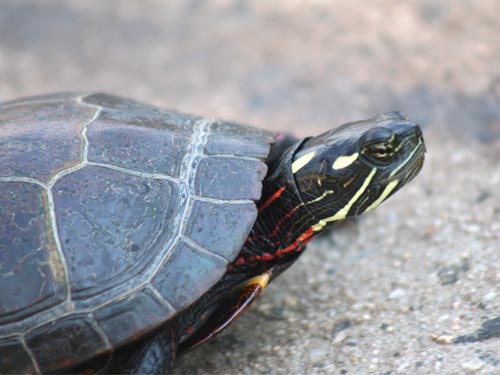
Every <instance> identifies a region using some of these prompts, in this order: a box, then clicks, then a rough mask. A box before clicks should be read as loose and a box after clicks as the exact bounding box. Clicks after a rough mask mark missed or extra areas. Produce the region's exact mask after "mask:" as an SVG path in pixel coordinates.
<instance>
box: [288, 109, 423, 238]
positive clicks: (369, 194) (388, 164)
mask: <svg viewBox="0 0 500 375" xmlns="http://www.w3.org/2000/svg"><path fill="white" fill-rule="evenodd" d="M424 153H425V145H424V140H423V137H422V131H421V130H420V127H419V126H418V125H417V124H415V123H413V122H411V121H410V120H409V119H408V118H407V117H406V116H405V115H403V114H402V113H400V112H390V113H386V114H382V115H378V116H376V117H373V118H371V119H368V120H364V121H358V122H352V123H348V124H344V125H342V126H340V127H338V128H336V129H333V130H330V131H328V132H326V133H323V134H321V135H319V136H317V137H314V138H310V139H308V140H306V141H305V142H304V143H303V144H302V146H301V147H300V149H299V150H298V152H296V154H295V155H294V157H293V162H292V173H293V176H294V179H295V183H296V186H297V189H298V191H299V194H300V196H301V199H302V201H303V202H304V203H305V204H306V206H307V208H308V210H309V212H310V213H311V214H312V215H313V216H314V217H315V219H316V220H317V224H315V225H314V226H313V229H314V230H315V231H319V230H321V229H322V228H323V227H325V226H326V225H327V224H328V223H333V222H336V221H339V220H342V219H345V218H347V217H352V216H356V215H360V214H362V213H364V212H367V211H370V210H372V209H373V208H375V207H376V206H378V205H379V204H380V203H382V202H383V201H384V200H385V199H387V198H388V197H389V196H391V195H392V194H394V193H395V192H396V191H397V190H399V189H400V188H401V187H402V186H404V185H405V184H406V183H407V182H408V181H410V180H411V179H412V178H413V177H415V175H417V173H418V172H419V171H420V169H421V168H422V165H423V161H424Z"/></svg>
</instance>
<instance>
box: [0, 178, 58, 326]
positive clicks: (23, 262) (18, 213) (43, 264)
mask: <svg viewBox="0 0 500 375" xmlns="http://www.w3.org/2000/svg"><path fill="white" fill-rule="evenodd" d="M0 202H1V205H0V281H1V283H0V285H1V293H0V296H1V298H0V334H1V324H4V323H7V322H11V321H15V320H17V319H20V318H21V317H24V316H28V315H33V314H35V313H37V312H39V311H42V310H45V309H47V308H49V307H51V306H54V305H56V304H57V303H59V302H61V301H63V300H64V299H65V298H66V290H67V285H66V284H65V283H66V281H65V278H64V270H63V269H62V264H61V259H60V257H59V254H58V250H57V247H56V245H55V242H54V238H53V232H52V227H51V219H50V214H49V212H48V207H47V203H46V192H45V190H44V189H43V188H42V187H41V186H40V185H37V184H31V183H25V182H7V181H3V182H0ZM29 250H31V251H29Z"/></svg>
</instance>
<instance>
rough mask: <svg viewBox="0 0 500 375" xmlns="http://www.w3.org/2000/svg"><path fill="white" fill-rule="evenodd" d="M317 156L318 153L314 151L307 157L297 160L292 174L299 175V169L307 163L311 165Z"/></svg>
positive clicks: (293, 164) (293, 165)
mask: <svg viewBox="0 0 500 375" xmlns="http://www.w3.org/2000/svg"><path fill="white" fill-rule="evenodd" d="M315 154H316V151H312V152H309V153H307V154H305V155H302V156H301V157H300V158H298V159H297V160H295V161H294V162H293V163H292V173H297V172H298V171H299V169H301V168H302V167H304V166H305V165H306V164H307V163H309V162H310V161H311V160H312V158H313V157H314V155H315Z"/></svg>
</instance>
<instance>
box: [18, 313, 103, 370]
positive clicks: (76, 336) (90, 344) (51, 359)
mask: <svg viewBox="0 0 500 375" xmlns="http://www.w3.org/2000/svg"><path fill="white" fill-rule="evenodd" d="M26 342H27V344H28V346H29V347H30V348H31V351H32V353H33V356H34V357H35V359H36V361H37V363H38V366H39V367H40V370H41V371H42V372H44V373H50V372H54V371H55V370H57V369H62V368H65V367H69V366H72V365H74V364H77V363H80V362H82V361H84V360H86V359H89V358H91V357H93V356H95V355H96V354H98V353H102V352H105V351H109V350H110V349H111V348H110V347H109V346H108V344H107V343H106V341H105V339H104V338H103V337H102V335H101V334H100V333H99V332H98V331H97V328H96V327H95V325H93V324H92V321H91V319H90V318H89V317H88V316H86V315H73V316H69V317H64V318H60V319H59V320H58V321H57V324H54V322H49V323H47V324H45V325H43V326H41V327H38V328H36V329H35V330H33V331H32V332H29V333H28V334H27V335H26Z"/></svg>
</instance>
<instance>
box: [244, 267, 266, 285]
mask: <svg viewBox="0 0 500 375" xmlns="http://www.w3.org/2000/svg"><path fill="white" fill-rule="evenodd" d="M270 279H271V273H270V272H269V271H266V272H264V273H263V274H260V275H258V276H255V277H252V278H251V279H250V280H248V281H247V282H245V286H249V285H254V284H258V285H260V287H261V288H262V289H264V288H265V287H266V286H267V284H269V280H270Z"/></svg>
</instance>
